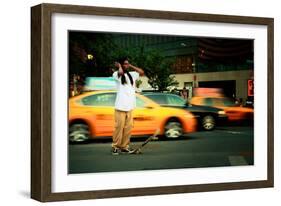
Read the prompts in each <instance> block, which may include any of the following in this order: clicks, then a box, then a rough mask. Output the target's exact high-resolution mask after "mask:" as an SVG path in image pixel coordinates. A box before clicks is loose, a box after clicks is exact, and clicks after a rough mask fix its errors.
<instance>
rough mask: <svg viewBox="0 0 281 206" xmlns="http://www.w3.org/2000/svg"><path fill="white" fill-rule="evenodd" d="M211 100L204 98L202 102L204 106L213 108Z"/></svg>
mask: <svg viewBox="0 0 281 206" xmlns="http://www.w3.org/2000/svg"><path fill="white" fill-rule="evenodd" d="M213 104H214V103H213V99H211V98H206V99H205V100H204V105H206V106H213Z"/></svg>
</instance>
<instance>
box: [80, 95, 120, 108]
mask: <svg viewBox="0 0 281 206" xmlns="http://www.w3.org/2000/svg"><path fill="white" fill-rule="evenodd" d="M115 99H116V94H115V93H104V94H94V95H91V96H87V97H84V98H83V99H82V104H83V105H89V106H114V104H115Z"/></svg>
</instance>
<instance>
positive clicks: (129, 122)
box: [121, 110, 133, 149]
mask: <svg viewBox="0 0 281 206" xmlns="http://www.w3.org/2000/svg"><path fill="white" fill-rule="evenodd" d="M132 128H133V112H132V110H131V111H129V112H126V119H125V124H124V129H123V138H122V144H121V148H122V149H128V148H129V144H130V138H131V131H132Z"/></svg>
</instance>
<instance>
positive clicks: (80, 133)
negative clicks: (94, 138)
mask: <svg viewBox="0 0 281 206" xmlns="http://www.w3.org/2000/svg"><path fill="white" fill-rule="evenodd" d="M89 139H90V132H89V127H88V125H87V124H83V123H75V124H72V125H71V126H70V128H69V141H70V142H85V141H87V140H89Z"/></svg>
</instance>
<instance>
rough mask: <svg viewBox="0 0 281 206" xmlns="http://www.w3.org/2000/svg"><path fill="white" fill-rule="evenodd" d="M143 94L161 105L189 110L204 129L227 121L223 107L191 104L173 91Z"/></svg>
mask: <svg viewBox="0 0 281 206" xmlns="http://www.w3.org/2000/svg"><path fill="white" fill-rule="evenodd" d="M142 94H143V95H144V96H146V97H148V98H150V99H152V100H153V101H155V102H157V103H158V104H160V105H161V106H167V107H177V108H183V109H186V110H188V111H189V112H191V113H193V114H194V115H195V116H196V117H197V120H198V125H199V126H200V127H201V128H202V129H203V130H207V131H210V130H213V129H214V128H215V127H216V125H217V124H218V123H219V122H225V121H227V116H226V114H225V112H224V110H223V109H218V108H214V107H209V106H197V105H191V104H189V103H188V102H187V101H186V100H184V99H183V98H181V97H180V96H178V95H175V94H171V93H160V92H157V93H155V92H144V93H142Z"/></svg>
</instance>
